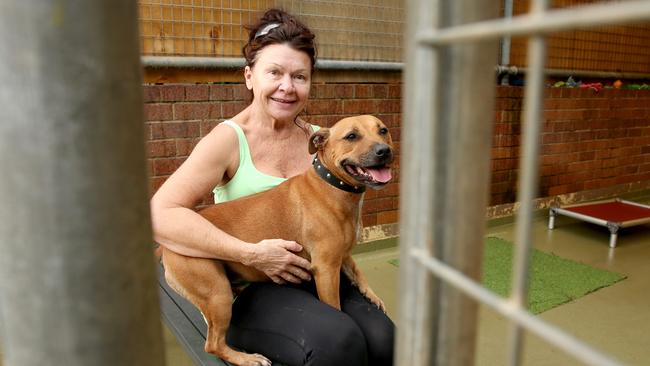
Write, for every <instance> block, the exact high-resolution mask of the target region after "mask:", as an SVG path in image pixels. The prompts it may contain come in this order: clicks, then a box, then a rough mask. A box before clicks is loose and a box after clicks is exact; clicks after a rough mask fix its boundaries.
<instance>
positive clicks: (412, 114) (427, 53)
mask: <svg viewBox="0 0 650 366" xmlns="http://www.w3.org/2000/svg"><path fill="white" fill-rule="evenodd" d="M492 5H497V4H494V3H491V2H490V1H487V0H483V1H478V0H457V1H454V2H446V1H435V2H431V1H428V0H421V1H412V2H410V3H409V6H410V7H409V9H408V21H407V26H408V29H407V35H408V36H407V38H406V39H407V40H409V43H408V44H407V55H408V56H407V60H406V67H405V78H406V80H405V95H404V98H405V101H404V103H405V104H404V132H403V138H402V140H403V141H405V142H407V143H405V144H403V145H402V149H403V150H402V161H401V164H400V166H401V169H402V174H401V191H400V195H401V197H402V198H401V199H402V206H401V210H402V211H401V217H400V224H401V235H400V236H401V241H400V250H401V254H400V263H401V265H400V287H401V290H402V293H401V294H400V312H399V316H400V318H399V324H400V329H399V330H400V331H399V333H398V340H397V344H398V348H397V360H398V364H399V365H404V366H406V365H408V366H412V365H417V366H420V365H421V366H424V365H472V364H474V342H475V338H476V328H477V321H476V313H477V308H478V305H477V301H478V302H480V303H482V304H484V305H486V306H488V307H490V308H492V309H494V310H495V311H497V312H498V313H499V314H501V315H503V316H504V317H505V318H506V319H507V320H508V321H509V322H510V323H511V331H510V342H509V348H510V357H509V364H510V365H519V364H520V363H521V358H522V357H521V356H522V337H523V329H525V330H527V331H530V332H532V333H534V334H536V335H537V336H539V337H540V338H541V339H543V340H544V341H546V342H548V343H550V344H552V345H554V346H556V347H557V348H558V349H560V350H563V351H565V352H567V353H568V354H570V355H572V356H574V357H575V358H576V359H577V360H579V361H581V362H583V363H585V364H587V365H618V364H619V362H618V361H616V360H615V359H613V358H612V357H610V356H608V355H605V354H603V353H601V352H599V351H598V350H597V349H594V348H593V347H590V346H589V345H587V344H585V343H583V342H581V341H580V340H578V339H576V338H575V337H573V336H570V335H568V334H567V333H565V332H563V331H562V330H561V329H559V328H557V327H555V326H553V325H550V324H548V323H546V322H544V321H543V320H541V319H540V318H537V317H534V316H533V315H531V314H530V313H529V312H528V311H526V304H525V299H526V294H527V280H526V279H527V278H528V272H529V258H530V251H531V237H532V235H531V226H532V210H533V207H532V201H533V199H534V198H535V195H536V187H537V182H538V151H539V140H540V125H541V108H542V101H543V89H544V67H545V63H546V60H547V55H546V52H547V36H548V35H549V34H550V33H553V32H559V31H568V30H571V29H577V28H581V29H582V28H586V27H594V26H603V25H611V24H620V23H625V22H632V21H644V20H645V21H647V20H648V19H650V2H649V1H626V2H618V3H615V4H594V5H589V6H585V7H583V8H582V9H580V10H575V9H560V10H549V9H548V1H546V0H534V1H533V2H532V5H531V9H530V12H529V13H527V14H524V15H520V16H516V17H514V18H512V19H511V20H508V21H504V20H502V19H493V17H492V15H493V14H489V13H488V14H483V13H482V12H484V11H485V10H484V9H490V8H491V6H492ZM504 36H527V37H528V49H527V55H528V60H527V63H528V67H529V71H528V74H527V78H526V89H525V102H524V103H525V106H524V115H523V120H524V122H523V128H524V130H523V143H522V154H521V155H522V159H521V160H520V168H519V172H520V173H519V174H520V176H519V182H520V183H519V184H520V185H519V189H518V192H519V196H518V199H517V200H518V201H519V203H520V208H519V211H518V214H517V219H516V245H515V257H514V261H513V262H514V268H513V278H514V281H513V286H512V295H511V296H510V298H508V299H503V298H500V297H499V296H497V295H495V294H494V293H492V292H490V291H489V290H487V289H486V288H484V287H483V286H481V285H480V284H479V283H478V282H477V278H478V277H479V275H480V273H478V271H479V269H480V264H481V263H480V260H481V259H480V258H481V253H482V246H483V244H482V243H483V235H484V226H485V221H484V216H483V212H484V209H485V201H486V199H485V197H486V196H487V186H488V183H489V173H488V164H489V158H488V157H489V155H490V154H489V152H490V151H489V146H490V138H491V137H492V134H491V129H490V128H487V127H486V125H489V123H486V121H485V117H484V116H485V115H489V112H490V111H491V110H492V107H493V105H494V91H493V89H494V86H493V78H492V75H493V74H492V70H491V68H490V66H489V65H487V66H486V65H485V59H489V58H490V57H493V55H496V54H497V48H498V45H497V40H499V39H500V38H501V37H504ZM467 106H471V108H467ZM432 157H433V158H432Z"/></svg>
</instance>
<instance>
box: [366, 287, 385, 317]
mask: <svg viewBox="0 0 650 366" xmlns="http://www.w3.org/2000/svg"><path fill="white" fill-rule="evenodd" d="M361 293H362V294H363V296H365V297H366V299H368V301H370V302H371V303H373V304H374V305H375V306H377V307H378V308H379V310H381V311H383V312H384V313H385V312H386V306H385V305H384V302H383V301H381V299H380V298H379V296H377V294H375V292H374V291H372V290H371V289H370V288H367V289H366V290H365V291H363V292H361Z"/></svg>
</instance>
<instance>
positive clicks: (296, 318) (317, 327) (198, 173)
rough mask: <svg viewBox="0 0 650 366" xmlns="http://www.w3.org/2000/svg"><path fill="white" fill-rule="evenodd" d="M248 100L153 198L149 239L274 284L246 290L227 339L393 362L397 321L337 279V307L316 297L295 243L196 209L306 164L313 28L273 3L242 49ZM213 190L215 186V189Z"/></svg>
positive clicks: (246, 346)
mask: <svg viewBox="0 0 650 366" xmlns="http://www.w3.org/2000/svg"><path fill="white" fill-rule="evenodd" d="M243 53H244V57H245V59H246V67H245V69H244V79H245V82H246V87H247V88H248V89H249V90H250V91H252V94H253V100H252V103H251V104H250V105H249V106H248V107H246V108H245V109H244V110H243V111H241V112H240V113H239V114H237V115H236V116H235V117H233V118H232V119H230V120H228V121H225V122H224V123H221V124H219V125H217V126H216V127H215V128H214V129H213V130H212V131H211V132H210V133H209V134H208V135H206V136H205V137H204V138H203V139H202V140H201V141H200V142H199V143H198V144H197V146H196V148H195V149H194V151H192V153H191V155H190V156H189V157H188V158H187V160H186V161H185V163H183V165H181V166H180V167H179V168H178V170H177V171H176V172H175V173H174V174H173V175H172V176H170V177H169V179H167V181H166V182H165V183H164V184H163V185H162V187H160V189H159V190H158V191H157V192H156V194H155V195H154V197H153V198H152V201H151V207H152V217H153V227H154V235H155V239H156V241H157V242H158V243H160V244H161V245H164V246H165V247H167V248H168V249H170V250H172V251H175V252H178V253H180V254H183V255H187V256H196V257H205V258H216V259H221V260H228V261H237V262H241V263H243V264H245V265H247V266H251V267H254V268H256V269H258V270H260V271H262V272H264V273H265V274H266V275H267V276H268V277H269V278H271V280H272V281H273V282H268V283H254V284H251V285H249V286H247V287H245V288H244V289H243V290H242V291H241V293H240V294H239V296H238V297H237V298H236V300H235V302H234V303H233V314H232V320H231V324H230V328H229V331H228V343H229V344H230V345H231V346H234V347H237V348H240V349H242V350H245V351H247V352H254V353H260V354H263V355H265V356H266V357H268V358H271V359H273V360H274V361H278V362H281V363H283V364H286V365H289V366H293V365H390V364H392V356H393V333H394V325H393V323H392V322H391V321H390V319H389V318H388V317H387V316H386V315H385V314H383V313H382V312H381V311H380V310H379V309H377V307H375V306H374V305H372V304H371V303H369V302H368V301H367V300H366V299H365V298H364V297H363V296H362V295H361V294H360V293H359V291H358V289H356V288H355V287H353V286H351V284H350V283H349V281H346V280H345V279H344V277H345V276H342V280H341V305H342V312H339V311H337V310H335V309H333V308H331V307H329V306H328V305H325V304H323V303H321V302H320V301H318V297H317V296H316V293H315V286H314V284H313V281H311V279H312V278H311V273H310V263H309V262H308V261H307V260H305V259H304V258H301V257H299V256H298V255H296V254H295V253H297V252H300V250H301V249H302V247H301V246H300V244H299V243H295V242H291V241H284V240H280V239H268V240H263V241H261V242H259V243H247V242H244V241H242V240H239V239H238V238H235V237H232V236H230V235H228V234H226V233H225V232H223V231H221V230H219V229H218V228H216V227H214V226H213V225H212V224H210V223H209V222H208V221H207V220H205V219H204V218H203V217H201V216H200V215H198V214H197V213H195V212H194V211H193V210H192V208H193V207H194V206H195V205H196V204H197V202H199V201H200V200H201V198H202V197H204V196H205V194H206V193H207V192H209V191H211V190H213V189H214V193H215V201H217V202H223V201H227V200H232V199H235V198H238V197H242V196H246V195H249V194H253V193H256V192H260V191H263V190H267V189H269V188H271V187H273V186H275V185H277V184H279V183H281V182H282V181H284V180H286V179H287V178H289V177H292V176H295V175H298V174H300V173H302V172H303V171H305V170H306V169H308V168H310V166H311V162H312V158H313V157H312V156H311V155H309V153H308V149H307V144H308V138H309V136H310V134H311V133H312V132H313V131H314V130H315V128H314V127H313V126H310V125H309V124H308V123H307V122H305V121H303V120H302V119H300V118H298V114H299V113H300V112H301V111H302V110H303V109H304V107H305V105H306V103H307V98H308V95H309V89H310V86H311V76H312V73H313V70H314V65H315V56H316V49H315V46H314V35H313V33H312V32H311V31H310V30H309V29H308V28H307V27H306V26H305V25H303V24H302V23H300V22H299V21H298V20H297V19H295V18H294V17H293V16H291V15H289V14H288V13H286V12H284V11H281V10H277V9H271V10H268V11H267V12H266V13H265V14H264V15H263V16H262V18H261V19H260V21H259V22H258V24H256V25H255V26H254V27H252V29H251V31H250V35H249V41H248V43H247V44H246V45H245V46H244V48H243ZM215 187H216V188H215Z"/></svg>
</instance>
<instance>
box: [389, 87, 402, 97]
mask: <svg viewBox="0 0 650 366" xmlns="http://www.w3.org/2000/svg"><path fill="white" fill-rule="evenodd" d="M401 97H402V84H389V85H388V98H401Z"/></svg>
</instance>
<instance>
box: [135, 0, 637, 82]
mask: <svg viewBox="0 0 650 366" xmlns="http://www.w3.org/2000/svg"><path fill="white" fill-rule="evenodd" d="M620 1H622V0H609V1H594V0H553V1H552V7H553V8H565V7H574V6H580V5H585V4H589V3H594V2H609V3H612V2H620ZM504 3H505V0H504ZM512 5H513V14H514V15H515V16H516V15H519V14H523V13H527V12H528V6H529V5H528V1H527V0H512ZM139 6H140V33H141V45H142V53H143V54H144V55H147V56H213V57H241V48H242V46H243V45H244V43H245V39H246V36H247V33H246V30H245V28H244V26H245V25H249V24H252V23H253V22H254V21H255V20H256V19H257V18H258V17H259V15H260V14H261V13H262V12H263V11H264V10H265V9H268V8H271V7H280V8H283V9H285V10H287V11H289V12H291V13H293V14H295V15H296V16H298V17H299V18H300V19H301V20H303V21H304V22H305V23H307V24H308V25H309V26H310V27H311V28H312V30H313V31H314V32H315V33H316V36H317V46H318V52H319V58H320V59H326V60H351V61H387V62H402V61H403V59H402V52H403V49H402V44H403V43H404V42H403V29H404V0H360V1H354V0H308V1H294V0H140V1H139ZM501 14H503V10H502V12H501ZM548 46H549V47H548V62H547V67H548V68H551V69H565V70H590V71H609V72H630V73H648V72H649V71H650V23H644V24H634V25H621V26H604V27H600V28H596V29H590V30H572V31H568V32H560V33H556V34H554V35H552V36H551V37H549V39H548ZM526 57H527V56H526V38H524V37H516V38H514V39H513V40H512V47H511V49H510V63H509V64H510V65H514V66H520V67H525V66H527V64H526ZM496 63H498V61H497V60H495V64H496Z"/></svg>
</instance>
